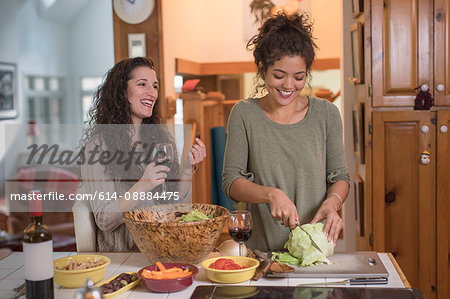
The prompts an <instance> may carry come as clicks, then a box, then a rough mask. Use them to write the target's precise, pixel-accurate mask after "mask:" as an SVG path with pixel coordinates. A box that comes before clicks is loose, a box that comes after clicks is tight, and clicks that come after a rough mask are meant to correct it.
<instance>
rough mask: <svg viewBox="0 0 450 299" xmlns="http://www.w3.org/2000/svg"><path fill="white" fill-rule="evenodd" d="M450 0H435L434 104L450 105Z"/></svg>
mask: <svg viewBox="0 0 450 299" xmlns="http://www.w3.org/2000/svg"><path fill="white" fill-rule="evenodd" d="M449 19H450V1H448V0H435V8H434V26H435V44H434V51H435V55H434V61H435V73H434V74H435V75H434V76H435V84H434V96H435V97H434V99H435V105H438V106H445V105H446V106H449V105H450V57H449V55H450V54H449V51H450V21H449ZM440 84H441V85H442V86H443V88H444V90H443V91H438V90H437V86H438V85H440Z"/></svg>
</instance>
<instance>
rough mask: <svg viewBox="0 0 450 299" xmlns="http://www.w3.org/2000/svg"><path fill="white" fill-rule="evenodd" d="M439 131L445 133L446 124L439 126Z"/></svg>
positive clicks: (446, 129)
mask: <svg viewBox="0 0 450 299" xmlns="http://www.w3.org/2000/svg"><path fill="white" fill-rule="evenodd" d="M439 131H441V133H442V134H445V133H447V131H448V128H447V126H445V125H444V126H441V127H440V128H439Z"/></svg>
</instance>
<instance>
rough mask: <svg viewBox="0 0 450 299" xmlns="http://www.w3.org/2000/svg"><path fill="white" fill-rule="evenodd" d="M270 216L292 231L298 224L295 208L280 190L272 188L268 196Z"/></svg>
mask: <svg viewBox="0 0 450 299" xmlns="http://www.w3.org/2000/svg"><path fill="white" fill-rule="evenodd" d="M269 198H270V199H269V204H270V214H271V215H272V217H273V218H274V219H276V220H278V221H281V222H282V223H283V225H284V226H286V227H290V228H291V229H294V228H295V227H296V226H297V225H298V224H299V223H300V220H299V216H298V212H297V207H296V206H295V205H294V203H293V202H292V201H291V200H290V199H289V197H288V196H287V195H286V193H284V192H283V191H282V190H281V189H277V188H273V190H272V192H270V196H269Z"/></svg>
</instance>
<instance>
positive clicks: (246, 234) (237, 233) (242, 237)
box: [228, 210, 253, 256]
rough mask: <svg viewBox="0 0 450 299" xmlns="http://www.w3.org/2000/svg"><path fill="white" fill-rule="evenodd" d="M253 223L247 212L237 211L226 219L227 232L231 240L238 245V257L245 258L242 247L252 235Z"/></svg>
mask: <svg viewBox="0 0 450 299" xmlns="http://www.w3.org/2000/svg"><path fill="white" fill-rule="evenodd" d="M252 229H253V222H252V215H251V214H250V212H249V211H245V210H238V211H233V212H231V215H230V218H229V219H228V232H229V233H230V236H231V238H232V239H233V240H234V241H236V242H237V243H238V244H239V255H240V256H247V253H246V252H244V247H243V246H242V245H243V244H244V243H245V242H247V241H248V239H250V236H251V235H252Z"/></svg>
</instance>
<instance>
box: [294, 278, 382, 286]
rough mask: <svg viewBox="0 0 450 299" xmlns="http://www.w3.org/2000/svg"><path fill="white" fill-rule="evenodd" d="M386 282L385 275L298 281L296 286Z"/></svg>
mask: <svg viewBox="0 0 450 299" xmlns="http://www.w3.org/2000/svg"><path fill="white" fill-rule="evenodd" d="M387 283H388V278H387V277H360V278H350V279H344V280H341V281H333V282H317V283H300V284H298V285H297V286H306V285H308V286H310V285H311V286H312V285H335V284H344V285H366V284H387Z"/></svg>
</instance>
